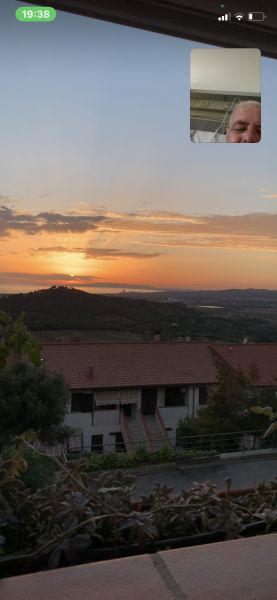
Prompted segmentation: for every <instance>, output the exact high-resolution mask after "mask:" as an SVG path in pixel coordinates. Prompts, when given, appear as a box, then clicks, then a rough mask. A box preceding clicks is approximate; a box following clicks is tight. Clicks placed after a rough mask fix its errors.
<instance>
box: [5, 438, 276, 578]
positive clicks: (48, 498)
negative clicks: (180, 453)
mask: <svg viewBox="0 0 277 600" xmlns="http://www.w3.org/2000/svg"><path fill="white" fill-rule="evenodd" d="M22 444H23V445H24V447H26V445H27V447H29V445H28V442H26V440H24V439H23V438H21V439H20V440H18V446H17V448H16V450H15V452H14V455H13V456H12V458H10V459H9V460H3V459H1V460H0V554H1V556H0V569H1V575H2V576H4V577H5V576H9V575H15V574H20V573H25V572H32V571H34V570H39V569H41V568H45V567H46V566H48V568H56V567H58V566H61V565H63V566H64V565H68V564H76V563H78V562H83V561H88V560H93V559H98V560H99V558H101V557H103V556H104V557H105V558H107V553H108V555H109V552H114V550H115V549H118V550H120V548H125V551H126V549H127V552H133V553H134V552H135V553H139V552H141V551H145V550H147V549H149V544H152V545H153V544H155V543H156V541H157V540H165V543H166V545H167V546H168V545H170V544H171V545H172V538H178V539H179V538H187V536H195V535H196V536H199V534H213V533H216V532H217V533H220V535H221V539H224V538H228V539H232V538H236V537H240V536H241V535H244V534H247V527H248V526H251V525H253V526H255V527H256V526H257V523H258V525H259V524H261V522H262V524H263V530H265V531H266V532H268V531H273V530H274V529H275V528H276V526H277V510H276V504H277V480H276V479H275V480H273V481H271V482H268V483H263V484H259V485H258V486H257V487H256V488H255V489H253V491H251V492H248V493H246V494H243V493H241V495H240V496H238V497H237V496H233V495H232V493H231V489H230V488H231V481H230V480H227V481H226V489H225V492H224V493H223V494H222V493H221V494H217V493H216V490H215V486H213V485H212V484H210V483H209V482H207V483H203V484H195V485H194V486H193V488H192V489H191V490H183V491H181V492H180V493H179V494H178V495H174V496H173V495H172V489H171V488H168V487H167V486H166V485H158V484H156V485H155V486H154V488H153V490H152V493H151V494H150V495H148V496H146V497H143V498H142V499H141V502H140V503H139V504H138V503H137V505H134V504H133V502H132V497H133V494H134V493H135V478H134V476H132V475H130V474H127V473H126V472H124V471H114V472H113V473H111V472H110V473H101V474H100V475H99V476H98V477H97V478H96V479H94V480H93V481H91V479H90V477H89V465H88V461H87V460H86V459H81V460H75V461H71V462H61V461H57V460H56V459H51V460H53V461H54V462H55V466H56V467H57V470H56V472H55V473H54V479H53V480H52V481H51V482H50V484H49V485H47V486H45V487H42V488H39V489H37V490H35V491H32V490H31V489H30V488H28V487H27V486H26V484H25V483H24V482H23V480H22V477H21V475H22V473H26V472H27V471H28V464H27V462H26V460H25V459H24V458H23V457H22ZM49 460H50V459H49ZM248 533H249V532H248ZM169 538H171V542H170V541H169ZM197 539H198V543H201V538H200V540H199V538H197ZM183 541H185V540H183ZM210 541H215V539H214V537H213V539H212V540H210ZM186 542H187V543H188V540H186ZM202 543H203V539H202ZM179 545H180V542H179ZM152 547H153V546H152Z"/></svg>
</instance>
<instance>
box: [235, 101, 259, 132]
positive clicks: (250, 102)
mask: <svg viewBox="0 0 277 600" xmlns="http://www.w3.org/2000/svg"><path fill="white" fill-rule="evenodd" d="M249 104H252V105H254V106H258V107H259V108H261V103H260V102H258V101H257V100H244V101H243V102H238V104H235V106H234V108H233V110H232V112H231V114H230V118H229V125H228V126H229V127H230V125H231V121H232V118H233V116H234V113H235V112H236V110H237V109H238V108H240V107H241V106H248V105H249Z"/></svg>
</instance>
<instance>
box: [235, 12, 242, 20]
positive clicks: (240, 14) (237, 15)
mask: <svg viewBox="0 0 277 600" xmlns="http://www.w3.org/2000/svg"><path fill="white" fill-rule="evenodd" d="M243 18H244V14H243V13H236V14H235V19H237V21H242V19H243Z"/></svg>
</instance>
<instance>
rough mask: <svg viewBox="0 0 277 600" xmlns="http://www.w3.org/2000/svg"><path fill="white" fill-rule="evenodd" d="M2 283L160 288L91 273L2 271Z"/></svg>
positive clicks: (34, 285) (36, 285)
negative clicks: (109, 278)
mask: <svg viewBox="0 0 277 600" xmlns="http://www.w3.org/2000/svg"><path fill="white" fill-rule="evenodd" d="M0 279H1V284H2V285H6V284H13V285H14V284H15V285H21V286H22V285H24V286H31V287H32V288H34V287H35V288H41V287H49V286H53V285H57V286H64V285H65V286H69V287H78V288H85V289H86V288H87V289H89V288H109V289H110V288H116V289H137V290H142V289H143V290H145V289H146V290H153V291H156V290H160V289H161V288H157V287H154V286H151V285H139V284H131V283H126V282H123V283H121V282H118V281H115V282H105V281H104V280H102V279H101V277H92V276H90V275H81V276H78V275H72V276H69V275H68V274H65V273H49V274H41V273H19V272H17V273H6V272H3V273H0Z"/></svg>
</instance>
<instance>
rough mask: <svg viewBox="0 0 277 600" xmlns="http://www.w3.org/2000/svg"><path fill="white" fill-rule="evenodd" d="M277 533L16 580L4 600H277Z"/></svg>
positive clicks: (0, 587)
mask: <svg viewBox="0 0 277 600" xmlns="http://www.w3.org/2000/svg"><path fill="white" fill-rule="evenodd" d="M276 548H277V534H270V535H264V536H258V537H252V538H248V539H240V540H232V541H229V542H218V543H216V544H207V545H203V546H194V547H191V548H183V549H178V550H167V551H164V552H159V553H156V554H144V555H141V556H136V557H130V558H123V559H116V560H112V561H104V562H98V563H90V564H85V565H79V566H76V567H68V568H66V569H57V570H55V571H44V572H40V573H36V574H33V575H32V574H31V575H23V576H19V577H11V578H7V579H2V581H0V598H1V600H22V599H23V598H28V600H69V599H70V600H130V599H131V600H147V599H148V598H149V600H276V598H277V568H276Z"/></svg>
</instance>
